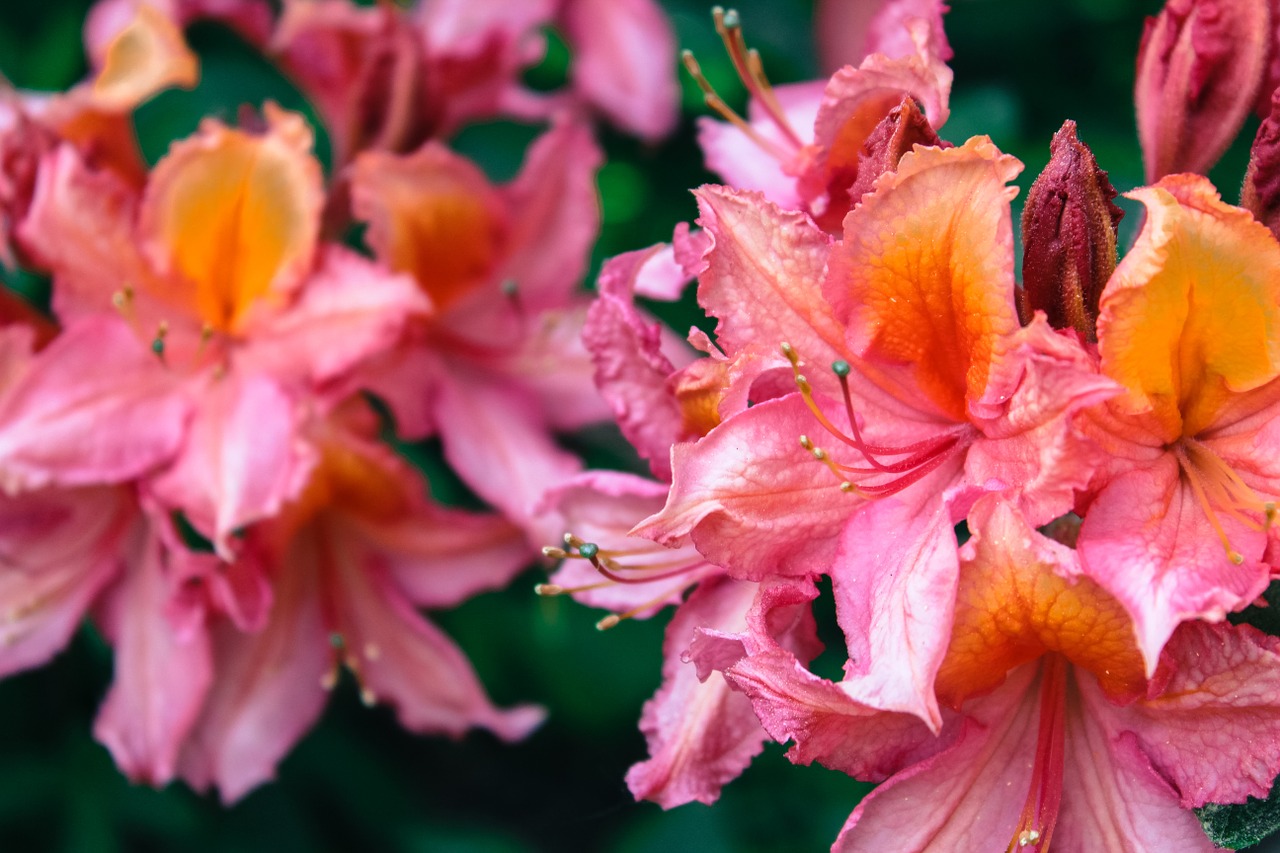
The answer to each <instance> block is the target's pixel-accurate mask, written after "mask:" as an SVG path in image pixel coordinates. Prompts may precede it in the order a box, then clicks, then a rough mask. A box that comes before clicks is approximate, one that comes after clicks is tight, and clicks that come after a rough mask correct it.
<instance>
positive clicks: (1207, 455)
mask: <svg viewBox="0 0 1280 853" xmlns="http://www.w3.org/2000/svg"><path fill="white" fill-rule="evenodd" d="M1174 453H1175V455H1176V456H1177V458H1178V464H1179V467H1180V468H1181V469H1182V471H1183V473H1184V474H1185V475H1186V478H1187V485H1189V486H1190V487H1191V493H1192V495H1194V496H1195V499H1196V501H1197V503H1199V504H1200V507H1201V509H1203V510H1204V514H1205V517H1206V518H1207V519H1208V520H1209V524H1210V526H1212V527H1213V531H1214V533H1216V534H1217V536H1218V541H1220V542H1221V543H1222V547H1223V549H1224V550H1225V551H1226V553H1227V559H1228V560H1230V561H1231V562H1232V563H1234V564H1235V565H1237V566H1238V565H1241V564H1242V563H1243V562H1244V555H1243V554H1241V553H1240V552H1239V551H1237V550H1236V549H1235V548H1233V547H1232V545H1231V540H1230V538H1229V537H1228V536H1227V531H1226V528H1225V527H1224V526H1223V523H1222V518H1221V517H1220V516H1222V515H1225V516H1226V517H1228V518H1230V519H1232V520H1233V521H1235V522H1237V523H1238V524H1241V525H1243V526H1245V527H1247V528H1249V529H1251V530H1257V531H1262V532H1264V533H1265V532H1267V531H1269V530H1270V529H1271V524H1272V522H1273V521H1274V519H1275V515H1276V505H1275V502H1273V501H1263V500H1262V499H1261V498H1260V497H1258V494H1257V492H1255V491H1254V490H1253V489H1252V488H1251V487H1250V486H1249V484H1248V483H1246V482H1245V481H1244V480H1243V479H1242V478H1241V477H1240V475H1239V474H1237V473H1236V472H1235V471H1234V470H1232V468H1231V466H1230V465H1228V464H1227V463H1226V462H1224V461H1223V460H1222V458H1221V457H1219V456H1218V454H1216V453H1214V452H1213V451H1212V450H1210V449H1209V448H1208V447H1205V446H1204V445H1203V444H1201V443H1200V442H1198V441H1196V440H1195V439H1191V438H1184V439H1183V440H1182V441H1180V442H1179V443H1178V444H1177V445H1176V446H1175V448H1174ZM1257 515H1261V516H1262V520H1261V521H1258V520H1257V518H1256V516H1257Z"/></svg>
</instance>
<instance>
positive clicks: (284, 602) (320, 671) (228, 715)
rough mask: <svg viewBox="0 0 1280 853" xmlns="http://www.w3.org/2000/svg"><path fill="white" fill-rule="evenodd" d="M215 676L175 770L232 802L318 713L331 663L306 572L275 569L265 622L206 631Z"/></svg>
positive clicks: (262, 777) (267, 773)
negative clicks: (246, 629)
mask: <svg viewBox="0 0 1280 853" xmlns="http://www.w3.org/2000/svg"><path fill="white" fill-rule="evenodd" d="M211 634H212V649H213V661H214V671H215V673H216V676H217V677H216V678H215V679H214V682H213V686H212V688H211V689H210V691H209V695H208V699H207V701H206V702H205V705H204V708H203V710H202V712H201V715H200V718H199V721H198V722H197V724H196V725H195V727H194V729H193V730H192V732H191V736H190V738H189V739H188V741H187V743H186V745H185V746H184V748H183V751H182V756H181V763H180V765H179V768H180V772H181V774H182V778H184V779H186V780H187V781H188V782H189V783H190V784H191V785H192V787H194V788H196V789H197V790H204V789H206V788H208V787H209V786H210V785H216V786H217V787H218V789H219V792H220V793H221V795H222V800H223V802H224V803H232V802H235V801H236V800H238V799H240V798H241V797H243V796H244V795H245V794H246V793H248V792H249V791H250V790H252V789H253V788H255V787H257V786H258V785H260V784H261V783H263V782H265V781H267V780H268V779H271V778H272V777H273V776H274V775H275V767H276V764H278V763H279V761H280V759H281V758H283V757H284V755H285V753H287V752H288V751H289V749H290V748H292V746H293V745H294V743H296V742H297V741H298V739H299V738H301V737H302V735H303V733H304V732H305V731H306V730H307V729H309V728H310V727H311V726H312V724H313V723H314V722H315V721H316V719H317V718H318V717H319V716H320V711H321V710H322V709H323V708H324V703H325V700H326V699H327V698H328V693H327V692H326V690H325V688H324V686H323V680H324V678H325V675H326V673H327V672H328V671H329V668H330V666H331V654H332V652H331V647H330V645H329V635H328V632H327V631H326V630H325V625H324V621H323V619H322V617H321V613H320V601H319V598H318V597H317V595H316V591H315V589H314V587H313V584H312V575H310V574H309V573H307V572H302V571H293V572H289V571H286V572H281V573H280V574H279V576H278V578H277V579H276V581H275V583H274V598H273V602H272V606H271V612H270V615H269V616H268V620H267V624H266V626H265V627H264V628H263V629H262V630H261V631H260V632H258V633H256V634H246V633H243V632H241V631H240V630H239V629H237V628H236V627H234V626H233V625H231V624H229V623H226V622H223V623H218V624H216V625H215V626H214V627H213V629H212V631H211Z"/></svg>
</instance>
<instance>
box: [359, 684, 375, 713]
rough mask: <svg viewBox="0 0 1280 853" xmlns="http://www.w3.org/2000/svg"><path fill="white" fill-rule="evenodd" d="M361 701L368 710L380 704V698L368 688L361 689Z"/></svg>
mask: <svg viewBox="0 0 1280 853" xmlns="http://www.w3.org/2000/svg"><path fill="white" fill-rule="evenodd" d="M360 701H361V702H362V703H364V706H365V707H366V708H372V707H373V706H374V705H376V704H378V697H377V696H375V695H374V694H373V691H372V690H370V689H369V688H368V687H361V688H360Z"/></svg>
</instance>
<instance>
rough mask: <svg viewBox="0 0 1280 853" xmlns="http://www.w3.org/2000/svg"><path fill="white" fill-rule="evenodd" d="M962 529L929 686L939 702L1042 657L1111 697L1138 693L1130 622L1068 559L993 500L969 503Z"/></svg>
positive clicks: (1140, 674) (955, 702) (956, 700)
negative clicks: (964, 540) (946, 627)
mask: <svg viewBox="0 0 1280 853" xmlns="http://www.w3.org/2000/svg"><path fill="white" fill-rule="evenodd" d="M969 523H970V525H971V527H972V528H973V530H974V538H973V539H972V540H970V543H968V544H966V545H965V547H964V549H963V550H962V552H961V566H960V582H959V585H958V587H957V591H956V608H955V615H954V621H953V622H952V629H951V645H950V647H949V648H948V650H947V657H946V659H945V660H944V661H943V663H942V667H941V668H940V669H939V670H938V677H937V681H936V682H935V686H936V688H937V691H938V698H939V700H940V701H942V702H944V703H946V704H948V705H951V706H952V707H959V705H960V703H961V702H963V701H964V700H965V699H966V698H968V697H970V696H973V695H977V694H981V693H985V692H987V691H989V690H992V689H994V688H995V687H997V686H999V685H1000V684H1001V683H1002V682H1003V681H1004V678H1005V674H1006V673H1007V672H1008V671H1009V670H1011V669H1013V668H1014V667H1016V666H1019V665H1021V664H1024V663H1028V662H1030V661H1033V660H1036V659H1037V658H1039V657H1041V656H1042V655H1046V654H1052V653H1057V654H1061V655H1062V656H1064V657H1065V658H1067V660H1069V661H1071V663H1073V664H1075V665H1076V666H1079V667H1083V668H1084V669H1087V670H1089V671H1091V672H1092V673H1093V674H1094V675H1096V676H1097V677H1098V680H1099V681H1100V682H1101V684H1102V688H1103V689H1104V690H1106V691H1107V693H1109V694H1110V695H1112V696H1114V697H1117V698H1119V697H1123V696H1133V695H1135V694H1136V693H1138V692H1139V691H1141V690H1142V689H1143V688H1144V687H1145V684H1146V680H1145V668H1144V666H1143V660H1142V655H1141V654H1140V653H1139V651H1138V647H1137V642H1136V639H1135V636H1134V631H1133V620H1132V619H1130V618H1129V615H1128V614H1127V613H1126V612H1125V609H1124V607H1123V606H1122V605H1121V604H1120V602H1118V601H1116V600H1115V599H1114V598H1112V597H1111V596H1110V595H1109V594H1107V593H1106V592H1105V591H1104V590H1103V589H1102V588H1101V587H1100V586H1098V585H1097V584H1096V583H1095V582H1094V581H1093V580H1091V579H1089V578H1087V577H1083V576H1079V575H1078V562H1077V560H1076V556H1075V552H1074V551H1072V550H1071V549H1070V548H1068V547H1066V546H1065V545H1061V544H1059V543H1057V542H1055V541H1053V540H1051V539H1048V538H1046V537H1044V536H1041V535H1040V534H1039V533H1037V532H1036V531H1035V530H1034V529H1032V528H1031V526H1030V525H1029V524H1028V523H1027V522H1026V520H1025V519H1024V518H1023V517H1022V516H1021V515H1020V514H1019V513H1018V512H1017V511H1016V510H1015V509H1014V508H1013V507H1011V506H1010V505H1009V504H1007V503H1005V502H1003V501H1001V500H999V499H998V498H997V499H990V498H989V499H984V500H983V501H981V502H979V504H978V505H977V506H975V507H974V510H973V513H972V514H971V515H970V518H969Z"/></svg>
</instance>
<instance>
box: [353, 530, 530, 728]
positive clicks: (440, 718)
mask: <svg viewBox="0 0 1280 853" xmlns="http://www.w3.org/2000/svg"><path fill="white" fill-rule="evenodd" d="M371 557H372V559H371ZM333 568H334V571H335V573H336V574H335V577H334V579H333V582H334V583H335V584H336V585H337V586H336V587H334V588H333V592H334V596H333V600H332V601H331V602H330V606H331V607H333V608H334V611H335V613H336V618H337V621H338V626H337V627H338V629H339V630H340V632H341V634H342V638H343V643H344V646H345V648H346V649H347V650H348V657H347V665H348V666H350V667H352V669H353V670H355V672H356V673H357V675H358V677H359V679H360V685H361V690H362V695H363V698H364V699H365V701H366V702H373V701H385V702H389V703H390V704H391V705H393V706H395V708H396V715H397V716H398V717H399V719H400V722H401V724H402V725H404V726H405V727H406V728H408V729H412V730H414V731H422V732H444V733H446V734H450V735H453V736H455V737H456V736H460V735H461V734H463V733H464V732H465V731H466V730H467V729H469V728H472V727H474V726H483V727H485V728H487V729H489V730H491V731H492V732H494V734H496V735H498V736H499V737H501V738H503V739H505V740H519V739H521V738H523V737H525V736H526V735H527V734H529V732H530V731H532V730H533V729H534V728H536V727H537V726H538V725H539V724H540V723H541V722H542V718H543V716H544V712H543V711H542V710H541V709H539V708H536V707H533V706H528V705H526V706H520V707H517V708H513V709H511V710H508V711H501V710H499V709H497V708H495V707H494V706H493V705H492V704H490V702H489V700H488V698H487V697H486V696H485V694H484V689H483V688H482V687H481V686H480V682H479V681H478V680H477V678H476V675H475V672H474V671H473V670H472V669H471V665H470V664H469V663H468V662H467V659H466V657H465V656H464V655H463V654H462V652H461V651H460V650H459V649H458V647H457V646H456V645H454V644H453V642H452V641H451V640H449V638H448V637H446V636H445V635H444V634H443V633H441V631H440V630H439V629H438V628H436V627H435V626H433V625H431V624H430V623H429V622H427V621H425V620H424V619H423V618H422V617H421V616H420V615H418V613H417V611H415V610H414V609H413V607H412V605H411V604H410V603H409V600H408V599H407V598H406V597H405V596H404V594H403V592H401V591H400V590H399V589H398V588H397V586H396V585H395V583H394V582H393V581H392V579H391V577H390V575H389V574H388V573H387V572H386V571H385V569H383V568H382V567H381V566H380V565H379V563H378V560H377V558H376V557H373V555H370V554H367V553H362V548H361V545H359V544H358V543H354V542H353V543H349V544H348V550H347V553H345V554H341V553H339V555H338V556H337V559H335V560H334V566H333Z"/></svg>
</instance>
